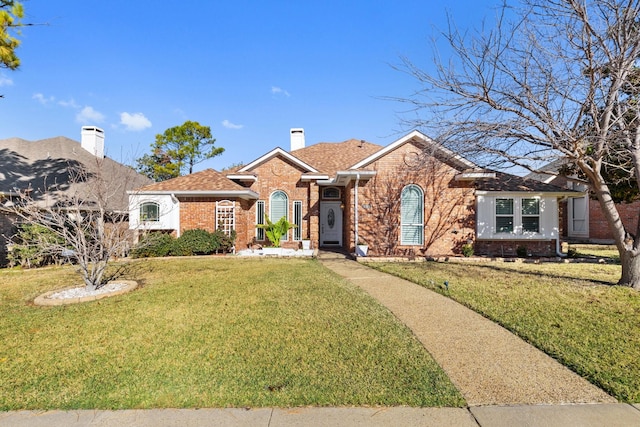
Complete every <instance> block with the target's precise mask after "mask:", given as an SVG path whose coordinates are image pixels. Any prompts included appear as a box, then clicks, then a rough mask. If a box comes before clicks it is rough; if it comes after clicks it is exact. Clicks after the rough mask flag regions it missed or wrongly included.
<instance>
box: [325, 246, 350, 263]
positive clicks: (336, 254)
mask: <svg viewBox="0 0 640 427" xmlns="http://www.w3.org/2000/svg"><path fill="white" fill-rule="evenodd" d="M318 258H319V259H325V260H326V259H354V257H353V255H352V254H350V253H349V252H347V251H346V250H344V249H342V248H339V249H338V248H336V249H333V248H331V249H329V248H320V249H319V250H318Z"/></svg>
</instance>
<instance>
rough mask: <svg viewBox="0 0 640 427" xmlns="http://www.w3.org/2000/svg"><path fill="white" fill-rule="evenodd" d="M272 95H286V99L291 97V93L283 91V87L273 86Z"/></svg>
mask: <svg viewBox="0 0 640 427" xmlns="http://www.w3.org/2000/svg"><path fill="white" fill-rule="evenodd" d="M271 93H272V94H274V95H284V96H286V97H289V96H291V95H290V94H289V92H287V91H286V90H284V89H282V88H281V87H278V86H271Z"/></svg>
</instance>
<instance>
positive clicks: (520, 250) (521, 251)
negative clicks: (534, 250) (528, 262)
mask: <svg viewBox="0 0 640 427" xmlns="http://www.w3.org/2000/svg"><path fill="white" fill-rule="evenodd" d="M516 255H518V256H519V257H520V258H526V257H527V247H526V246H518V247H517V248H516Z"/></svg>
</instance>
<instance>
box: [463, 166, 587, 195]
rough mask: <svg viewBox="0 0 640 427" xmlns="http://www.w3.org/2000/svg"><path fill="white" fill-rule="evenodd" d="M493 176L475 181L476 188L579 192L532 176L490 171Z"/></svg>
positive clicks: (508, 190)
mask: <svg viewBox="0 0 640 427" xmlns="http://www.w3.org/2000/svg"><path fill="white" fill-rule="evenodd" d="M491 172H492V173H495V178H484V179H478V180H476V181H475V188H476V190H480V191H504V192H523V191H526V192H534V193H576V194H579V193H580V192H578V191H574V190H568V189H566V188H562V187H558V186H557V185H553V184H547V183H545V182H542V181H539V180H537V179H533V178H527V177H521V176H517V175H511V174H508V173H504V172H498V171H491Z"/></svg>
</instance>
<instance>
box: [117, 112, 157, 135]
mask: <svg viewBox="0 0 640 427" xmlns="http://www.w3.org/2000/svg"><path fill="white" fill-rule="evenodd" d="M120 124H121V125H124V126H125V127H126V128H127V130H130V131H134V132H136V131H141V130H145V129H147V128H150V127H151V122H150V121H149V119H147V118H146V117H145V116H144V114H142V113H131V114H130V113H120Z"/></svg>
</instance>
